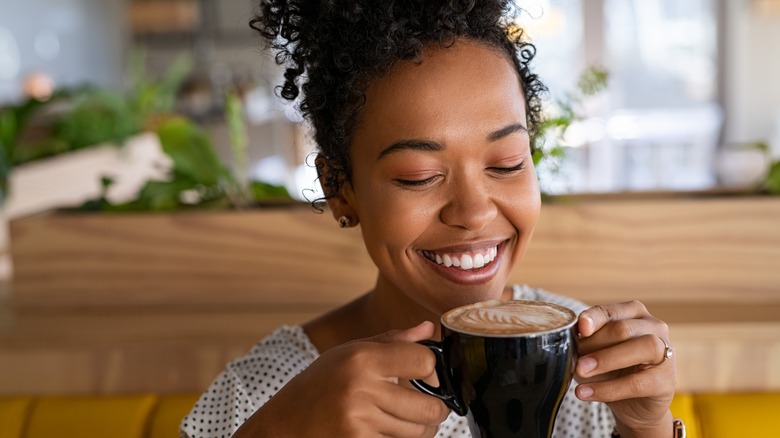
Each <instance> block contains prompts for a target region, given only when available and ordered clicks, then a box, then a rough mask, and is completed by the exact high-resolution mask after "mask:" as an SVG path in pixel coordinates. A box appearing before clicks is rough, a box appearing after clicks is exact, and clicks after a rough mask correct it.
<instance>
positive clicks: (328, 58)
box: [182, 0, 675, 438]
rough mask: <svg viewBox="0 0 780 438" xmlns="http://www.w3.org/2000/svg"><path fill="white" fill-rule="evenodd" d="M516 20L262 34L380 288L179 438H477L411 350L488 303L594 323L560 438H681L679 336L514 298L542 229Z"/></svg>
mask: <svg viewBox="0 0 780 438" xmlns="http://www.w3.org/2000/svg"><path fill="white" fill-rule="evenodd" d="M509 3H510V2H508V1H479V2H475V1H451V2H433V1H426V0H419V1H410V0H408V1H403V2H380V1H376V0H365V1H333V0H332V1H317V0H311V1H279V0H266V1H263V3H262V6H261V8H262V9H261V11H262V12H261V14H260V15H259V16H258V17H257V18H256V19H255V20H253V27H254V28H255V29H257V30H259V31H260V32H261V34H262V35H263V36H264V37H265V38H266V39H267V40H268V41H269V43H270V45H271V46H272V47H273V48H275V49H276V50H277V51H278V52H277V53H278V55H277V61H278V62H280V63H286V64H287V67H288V69H287V71H286V73H285V82H284V85H283V86H282V88H281V94H282V96H283V97H284V98H287V99H291V100H292V99H296V98H298V97H299V96H298V95H299V90H301V91H302V92H303V95H302V100H301V104H300V108H301V111H302V112H303V114H304V116H306V117H307V118H308V119H309V120H310V121H311V123H312V125H313V127H314V130H315V131H314V134H315V140H316V141H317V144H318V146H319V148H320V152H319V155H318V158H317V160H316V163H317V169H318V171H319V174H320V180H321V183H322V186H323V189H324V193H325V195H326V196H325V198H326V201H327V204H328V207H329V209H330V210H331V212H332V213H333V216H334V218H336V220H337V221H338V223H339V224H340V225H341V226H342V227H353V226H356V225H358V224H360V226H361V230H362V233H363V238H364V241H365V245H366V248H367V249H368V252H369V254H370V256H371V258H372V260H373V261H374V263H375V264H376V266H377V268H378V276H377V281H376V284H375V286H374V288H373V289H372V290H371V291H369V292H367V293H366V294H365V295H363V296H362V297H360V298H358V299H357V300H355V301H353V302H351V303H349V304H347V305H345V306H343V307H341V308H339V309H336V310H335V311H333V312H331V313H330V314H327V315H324V316H322V317H321V318H319V319H316V320H314V321H311V322H309V323H307V324H305V325H304V326H303V327H297V326H296V327H282V328H281V329H279V330H277V331H276V332H274V333H273V334H271V335H270V336H269V337H268V338H266V339H265V340H264V341H262V342H261V343H260V344H258V345H257V346H256V347H255V348H254V349H253V350H252V351H251V352H250V353H249V354H248V355H247V356H245V357H244V358H241V359H238V360H236V361H233V362H231V364H230V365H229V366H228V368H227V369H226V370H225V371H224V372H223V373H222V374H221V375H220V376H219V377H218V378H217V380H216V381H215V382H214V383H213V384H212V386H211V388H210V389H209V390H208V391H207V392H206V393H205V394H204V395H203V397H202V398H201V400H200V401H199V402H198V404H197V405H196V406H195V408H194V409H193V411H192V412H191V413H190V415H188V416H187V417H186V418H185V419H184V421H183V423H182V434H183V435H186V436H189V437H191V438H195V437H201V436H231V434H233V433H234V431H235V435H233V436H236V437H252V436H255V437H260V436H263V437H264V436H275V437H276V436H279V437H284V436H291V437H308V436H318V437H319V436H325V437H331V436H334V437H335V436H339V437H341V436H392V437H423V436H428V437H431V436H440V437H460V436H469V435H468V428H467V426H466V423H465V421H464V419H462V418H461V417H458V416H457V415H454V414H450V413H449V411H448V410H447V408H446V407H445V406H444V404H443V403H441V402H440V401H439V400H438V399H436V398H434V397H430V396H427V395H424V394H422V393H420V392H417V391H416V390H414V389H412V388H411V387H410V386H409V385H408V384H406V383H405V382H407V381H408V379H413V378H417V379H424V378H428V377H431V376H432V375H433V374H434V364H435V359H434V357H433V354H432V353H431V352H430V351H429V350H428V349H427V348H426V347H423V346H421V345H418V344H416V341H420V340H423V339H429V338H437V337H438V336H439V333H438V328H437V326H436V325H435V324H433V323H432V322H431V321H438V319H439V317H440V315H441V314H442V313H444V312H445V311H447V310H449V309H452V308H454V307H456V306H460V305H464V304H468V303H473V302H476V301H483V300H488V299H496V298H500V299H511V298H515V299H521V298H522V299H541V300H547V301H552V302H556V303H559V304H564V305H567V306H569V307H571V308H573V309H574V310H575V311H577V312H581V314H580V318H579V322H578V328H579V331H580V334H581V343H580V354H581V357H580V358H579V360H578V362H577V365H576V376H577V380H578V383H579V384H578V385H572V388H571V389H570V391H569V393H568V394H567V396H566V398H565V399H564V402H563V405H562V407H561V411H560V414H559V416H558V419H557V422H556V429H555V436H557V437H589V436H593V437H603V436H610V434H611V433H612V432H613V428H614V430H615V431H616V433H619V434H620V435H621V436H624V437H633V436H636V437H640V436H641V437H665V438H666V437H670V436H672V428H673V426H672V417H671V414H670V412H669V404H670V402H671V400H672V397H673V394H674V385H675V372H674V363H673V360H669V361H667V360H666V353H667V352H669V351H670V350H669V349H668V348H667V342H668V339H669V337H668V336H669V335H668V330H667V327H666V325H665V324H664V323H663V322H662V321H659V320H658V319H656V318H654V317H652V316H651V315H650V314H649V313H648V312H647V310H646V309H645V308H644V306H642V305H641V303H638V302H631V303H617V304H611V305H604V306H597V307H593V308H590V309H586V307H585V306H584V305H583V304H581V303H579V302H576V301H574V300H571V299H568V298H565V297H560V296H556V295H552V294H549V293H546V292H544V291H540V290H534V289H530V288H527V287H519V286H515V287H512V286H509V285H507V281H508V278H509V274H510V271H511V270H512V268H513V267H514V265H516V264H517V263H518V262H519V261H520V259H521V258H522V256H523V254H524V253H525V251H526V249H527V247H528V244H529V241H530V238H531V235H532V233H533V229H534V226H535V224H536V221H537V219H538V216H539V209H540V196H539V187H538V185H537V179H536V174H535V172H534V167H533V162H532V158H531V157H532V143H531V136H532V134H533V132H534V129H535V128H536V127H537V125H538V122H539V119H540V114H539V111H540V104H539V94H540V93H541V92H543V91H544V87H543V85H542V84H541V83H540V82H539V81H538V79H537V77H536V76H535V75H534V74H532V73H531V71H530V69H529V63H530V61H531V59H532V58H533V54H534V49H533V47H532V46H530V45H528V44H526V43H524V42H523V41H522V40H521V39H520V38H521V35H520V34H519V32H511V31H509V30H508V27H509V23H511V22H512V11H511V9H510V7H509V6H508V4H509Z"/></svg>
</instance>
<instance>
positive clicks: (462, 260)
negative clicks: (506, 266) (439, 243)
mask: <svg viewBox="0 0 780 438" xmlns="http://www.w3.org/2000/svg"><path fill="white" fill-rule="evenodd" d="M423 254H424V255H425V257H426V258H428V259H429V260H431V261H435V262H436V263H437V264H439V265H442V266H444V267H447V268H449V267H452V266H454V267H456V268H460V269H463V270H464V271H467V270H469V269H480V268H482V267H484V266H485V265H487V264H488V263H491V262H493V260H495V259H496V257H498V247H497V246H494V247H491V248H489V249H487V250H486V251H485V252H484V253H481V254H480V253H477V254H474V253H471V254H461V255H455V254H436V253H434V252H432V251H423Z"/></svg>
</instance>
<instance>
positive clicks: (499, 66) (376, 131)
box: [353, 40, 525, 144]
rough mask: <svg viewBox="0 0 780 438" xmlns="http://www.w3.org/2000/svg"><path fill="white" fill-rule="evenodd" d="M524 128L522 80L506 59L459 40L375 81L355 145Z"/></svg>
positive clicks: (492, 50)
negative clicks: (515, 126)
mask: <svg viewBox="0 0 780 438" xmlns="http://www.w3.org/2000/svg"><path fill="white" fill-rule="evenodd" d="M510 123H525V100H524V98H523V93H522V89H521V85H520V78H519V75H518V73H517V71H516V70H515V67H514V66H513V65H512V63H511V61H510V60H509V59H508V57H507V55H506V54H504V53H502V52H500V51H499V50H498V49H495V48H492V47H488V46H486V45H484V44H481V43H476V42H472V41H467V40H466V41H464V40H459V41H457V42H456V43H455V44H454V45H453V46H451V47H447V48H442V47H439V46H438V45H429V46H428V47H426V48H425V49H424V50H423V54H422V61H421V62H413V61H403V62H400V63H399V64H398V65H397V66H395V67H394V68H393V69H392V70H391V71H390V73H389V74H387V75H386V76H384V77H382V78H379V79H376V80H375V81H373V82H372V83H371V84H370V85H369V87H368V88H367V90H366V101H365V106H364V108H363V113H362V115H361V119H360V122H359V124H358V126H357V127H356V130H355V135H354V138H353V140H354V141H355V142H356V143H357V142H361V141H362V140H370V142H371V143H372V144H382V143H387V142H393V141H397V140H398V139H401V138H417V137H422V138H431V137H436V138H431V139H432V140H445V139H447V138H449V137H453V136H454V137H453V138H456V137H461V136H463V135H465V134H474V133H480V132H492V131H493V130H495V129H496V128H500V127H503V126H505V125H507V124H510Z"/></svg>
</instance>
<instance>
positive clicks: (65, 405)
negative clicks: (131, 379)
mask: <svg viewBox="0 0 780 438" xmlns="http://www.w3.org/2000/svg"><path fill="white" fill-rule="evenodd" d="M156 401H157V397H156V396H154V395H135V396H111V397H43V398H40V399H38V400H37V401H36V403H35V404H34V406H33V409H32V412H31V413H30V420H29V424H28V427H27V434H26V435H25V436H26V438H50V437H79V438H105V437H112V438H143V437H144V434H145V433H146V429H147V427H148V424H149V415H150V413H151V411H152V409H153V408H154V404H155V403H156Z"/></svg>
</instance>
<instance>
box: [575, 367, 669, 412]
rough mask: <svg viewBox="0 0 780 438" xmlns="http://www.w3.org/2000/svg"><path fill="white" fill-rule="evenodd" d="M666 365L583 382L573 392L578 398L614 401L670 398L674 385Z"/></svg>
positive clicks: (606, 401)
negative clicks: (607, 378)
mask: <svg viewBox="0 0 780 438" xmlns="http://www.w3.org/2000/svg"><path fill="white" fill-rule="evenodd" d="M670 370H671V369H670V368H668V367H652V368H647V369H645V370H641V371H638V372H635V373H631V374H626V375H624V376H621V377H617V378H615V379H610V380H602V381H597V382H588V383H583V384H580V385H578V386H577V388H576V389H575V393H576V395H577V397H578V398H579V399H580V400H586V401H599V402H605V403H610V402H615V401H619V400H626V399H631V398H648V399H650V398H661V399H663V400H667V399H668V400H671V394H674V387H675V385H676V381H675V377H674V372H673V371H670Z"/></svg>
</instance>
